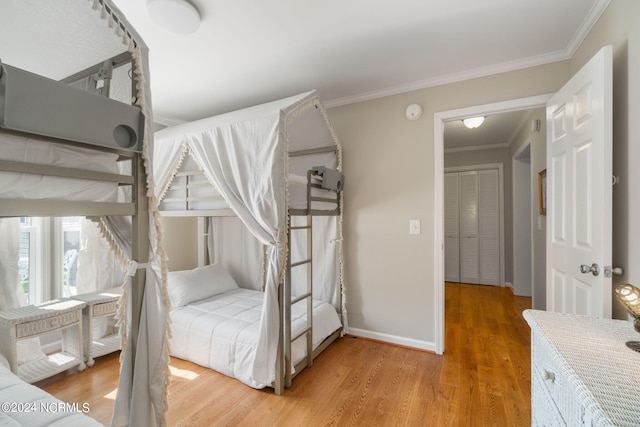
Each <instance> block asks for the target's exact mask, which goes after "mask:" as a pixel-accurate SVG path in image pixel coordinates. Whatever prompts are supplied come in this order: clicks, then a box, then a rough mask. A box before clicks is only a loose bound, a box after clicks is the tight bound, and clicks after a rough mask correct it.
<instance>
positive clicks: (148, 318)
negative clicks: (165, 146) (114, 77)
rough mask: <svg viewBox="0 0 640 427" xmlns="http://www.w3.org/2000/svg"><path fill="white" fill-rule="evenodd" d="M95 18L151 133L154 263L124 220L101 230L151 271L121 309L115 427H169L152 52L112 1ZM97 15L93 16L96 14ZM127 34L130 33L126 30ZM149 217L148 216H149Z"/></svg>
mask: <svg viewBox="0 0 640 427" xmlns="http://www.w3.org/2000/svg"><path fill="white" fill-rule="evenodd" d="M85 5H87V6H88V8H89V9H88V10H89V13H98V14H99V15H100V17H101V18H102V19H104V21H105V25H108V26H109V27H110V28H113V31H114V33H115V34H116V35H118V36H120V37H121V38H122V41H123V44H124V45H125V46H126V47H127V49H128V51H129V52H130V53H131V55H132V57H133V71H132V75H133V76H134V79H135V82H136V83H135V89H136V93H135V99H136V101H135V105H139V106H140V107H141V108H142V112H143V114H144V116H145V129H144V141H143V151H142V159H143V161H144V169H145V171H146V188H147V197H148V198H149V212H148V216H149V218H148V219H149V229H148V243H149V252H148V260H147V262H146V263H144V264H142V265H138V263H137V261H140V260H132V259H131V253H132V251H131V249H130V248H131V247H132V235H131V231H130V230H131V223H130V222H128V223H127V221H126V218H124V217H105V218H103V219H102V222H101V224H102V225H101V227H103V229H102V231H103V234H105V235H106V237H107V240H108V241H109V242H110V244H111V246H112V248H113V249H114V250H115V251H116V253H117V255H118V257H119V259H120V261H122V262H124V263H125V264H128V266H129V271H128V272H129V273H130V274H133V273H135V272H136V271H137V270H138V268H144V269H145V272H146V274H145V286H144V293H143V297H142V301H141V302H140V301H139V302H138V304H136V305H135V306H134V304H133V303H134V301H133V298H130V297H129V294H130V293H131V289H130V286H127V287H125V292H124V293H123V297H122V299H121V304H120V311H119V316H120V321H121V322H122V323H123V325H124V326H125V327H124V330H123V329H121V331H123V335H125V334H126V335H125V337H124V338H125V341H124V343H123V351H122V353H121V355H120V362H121V367H120V382H119V384H118V394H117V396H116V401H115V406H114V412H113V418H112V420H111V425H112V426H118V427H119V426H135V427H138V426H141V427H142V426H165V425H166V411H167V384H168V382H169V366H168V361H169V347H168V345H169V344H168V335H167V334H168V321H169V316H168V312H169V298H168V295H167V290H166V255H165V253H164V250H163V248H162V242H161V235H162V228H161V225H160V215H159V213H158V208H157V202H156V199H155V197H154V194H153V189H154V187H155V185H154V179H153V173H152V168H151V165H152V156H153V129H152V124H153V111H152V108H151V90H150V85H149V57H148V55H149V49H148V48H147V46H146V45H145V43H144V41H143V40H142V38H141V37H140V35H139V34H137V32H136V31H135V29H134V28H133V26H132V25H131V24H129V23H128V22H127V20H126V19H125V18H124V16H123V14H122V13H121V12H120V11H119V10H118V8H117V7H116V6H115V5H114V4H113V3H112V1H111V0H87V1H85ZM90 9H93V10H90ZM123 28H125V29H126V30H123ZM143 214H145V215H146V214H147V212H144V213H143ZM138 314H139V325H138V328H137V330H130V329H131V328H130V326H131V325H132V324H133V323H132V322H131V319H132V318H133V317H136V318H137V317H138Z"/></svg>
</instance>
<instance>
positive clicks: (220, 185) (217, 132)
mask: <svg viewBox="0 0 640 427" xmlns="http://www.w3.org/2000/svg"><path fill="white" fill-rule="evenodd" d="M280 120H282V118H281V117H280V111H276V112H274V113H273V114H272V115H269V116H265V117H264V118H262V119H260V120H255V121H252V122H251V123H250V124H245V123H230V124H228V125H226V126H221V127H218V128H216V129H209V130H203V131H198V132H194V133H191V134H188V135H181V136H177V137H173V138H168V139H164V140H161V141H157V142H156V143H157V144H162V149H161V150H157V151H156V157H155V159H154V161H155V162H156V166H155V167H154V171H155V173H156V176H155V179H156V182H157V184H158V185H157V187H156V191H157V192H158V194H157V196H159V195H160V194H161V193H162V191H163V190H164V189H165V188H167V186H168V185H169V183H170V182H171V179H172V178H173V175H174V174H175V173H176V172H177V169H178V168H179V166H180V164H181V161H182V158H183V156H185V155H186V154H187V152H189V153H190V154H191V155H192V156H193V158H194V159H195V161H196V162H197V163H198V165H200V167H201V168H202V169H203V170H204V173H205V176H206V177H207V179H209V181H210V182H211V184H212V185H214V186H215V187H216V188H217V189H218V191H219V192H220V194H221V195H222V197H224V199H225V201H226V202H227V203H228V204H229V206H230V207H231V209H232V210H233V211H234V212H235V213H236V215H237V216H238V217H239V218H240V220H242V222H243V223H244V225H245V226H246V227H247V228H248V229H249V231H250V232H251V233H252V234H253V235H254V236H255V237H256V238H257V239H258V241H259V242H260V243H261V244H263V245H265V246H266V251H265V266H264V272H265V273H264V274H265V291H264V292H265V296H264V304H263V306H262V314H261V320H260V330H259V335H258V344H257V349H256V359H255V360H254V363H253V375H252V376H253V380H255V381H256V382H258V383H262V384H271V383H272V382H273V381H274V379H275V362H276V356H277V345H278V336H279V324H280V320H279V310H278V285H279V282H280V277H281V273H282V271H283V265H284V259H285V251H286V245H285V239H286V200H285V198H286V194H285V171H286V167H285V164H284V162H285V152H284V150H285V144H284V135H281V134H280V132H279V130H280V129H282V126H280Z"/></svg>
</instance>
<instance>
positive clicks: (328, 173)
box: [311, 166, 344, 191]
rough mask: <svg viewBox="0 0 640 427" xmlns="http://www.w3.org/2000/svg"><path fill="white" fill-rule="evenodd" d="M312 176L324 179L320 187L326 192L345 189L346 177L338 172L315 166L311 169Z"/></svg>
mask: <svg viewBox="0 0 640 427" xmlns="http://www.w3.org/2000/svg"><path fill="white" fill-rule="evenodd" d="M311 174H312V175H315V176H320V177H322V182H321V183H320V185H321V186H322V188H324V189H325V190H332V191H342V190H343V189H344V175H343V174H342V172H340V171H338V170H335V169H329V168H327V167H325V166H314V167H312V168H311Z"/></svg>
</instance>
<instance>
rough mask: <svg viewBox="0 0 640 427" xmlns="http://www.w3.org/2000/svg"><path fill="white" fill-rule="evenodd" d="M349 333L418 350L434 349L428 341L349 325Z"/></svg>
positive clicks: (434, 345) (434, 346)
mask: <svg viewBox="0 0 640 427" xmlns="http://www.w3.org/2000/svg"><path fill="white" fill-rule="evenodd" d="M348 334H349V335H354V336H356V337H362V338H370V339H372V340H378V341H384V342H388V343H390V344H398V345H403V346H406V347H413V348H417V349H420V350H427V351H433V352H434V353H435V351H436V344H435V343H433V342H429V341H420V340H416V339H413V338H406V337H400V336H397V335H390V334H385V333H382V332H374V331H368V330H366V329H358V328H353V327H349V332H348Z"/></svg>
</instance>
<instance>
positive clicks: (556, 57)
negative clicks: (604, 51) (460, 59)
mask: <svg viewBox="0 0 640 427" xmlns="http://www.w3.org/2000/svg"><path fill="white" fill-rule="evenodd" d="M570 58H571V55H570V54H568V53H567V52H566V51H558V52H554V53H551V54H547V55H540V56H533V57H530V58H524V59H521V60H517V61H510V62H504V63H501V64H496V65H491V66H487V67H481V68H476V69H474V70H469V71H464V72H460V73H453V74H448V75H446V76H440V77H436V78H433V79H428V80H421V81H417V82H412V83H407V84H404V85H398V86H393V87H389V88H386V89H380V90H374V91H370V92H365V93H360V94H356V95H351V96H346V97H343V98H336V99H331V100H329V101H323V104H324V106H325V107H326V108H334V107H340V106H343V105H348V104H355V103H356V102H363V101H370V100H372V99H377V98H383V97H386V96H392V95H399V94H402V93H407V92H413V91H415V90H421V89H426V88H430V87H436V86H442V85H446V84H450V83H456V82H461V81H465V80H471V79H476V78H480V77H486V76H491V75H494V74H500V73H506V72H509V71H515V70H521V69H524V68H530V67H535V66H538V65H544V64H549V63H552V62H558V61H564V60H566V59H570Z"/></svg>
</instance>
